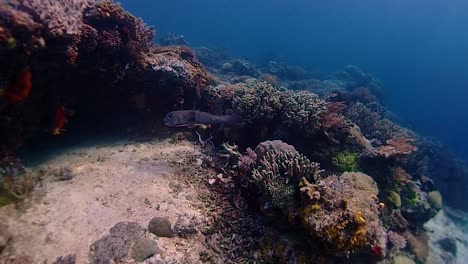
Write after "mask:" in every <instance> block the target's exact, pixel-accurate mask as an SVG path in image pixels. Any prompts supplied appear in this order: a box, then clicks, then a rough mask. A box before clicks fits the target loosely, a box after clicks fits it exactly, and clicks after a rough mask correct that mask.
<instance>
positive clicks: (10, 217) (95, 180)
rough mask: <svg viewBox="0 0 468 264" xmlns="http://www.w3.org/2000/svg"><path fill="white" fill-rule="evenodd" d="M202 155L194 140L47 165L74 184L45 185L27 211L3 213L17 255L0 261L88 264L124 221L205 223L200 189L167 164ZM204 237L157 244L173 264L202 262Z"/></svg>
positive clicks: (69, 155)
mask: <svg viewBox="0 0 468 264" xmlns="http://www.w3.org/2000/svg"><path fill="white" fill-rule="evenodd" d="M200 155H201V153H200V151H199V149H198V148H197V147H196V146H195V145H193V144H191V143H189V142H183V143H178V144H177V145H174V144H169V143H167V142H152V143H144V144H142V143H134V144H125V143H120V144H115V145H113V146H106V147H101V148H96V147H83V148H74V149H70V150H69V151H67V152H65V153H62V154H60V155H57V156H55V157H53V158H52V159H50V160H48V161H47V162H45V164H42V165H41V167H46V168H47V167H48V168H47V169H46V170H47V171H52V170H53V169H54V168H60V167H65V166H66V167H70V168H71V169H72V175H73V176H74V178H73V179H72V180H70V181H52V182H48V183H47V182H46V183H45V184H44V186H43V187H41V188H38V189H37V191H36V193H41V192H42V193H44V194H45V195H44V196H43V197H42V198H41V199H39V200H35V201H34V202H33V203H32V205H30V206H29V207H28V208H27V209H26V210H25V211H24V212H20V211H18V210H7V209H2V211H0V217H1V218H2V219H1V221H2V222H3V223H7V224H8V225H9V230H10V232H11V233H12V235H13V240H12V242H11V246H10V247H9V248H10V249H9V250H6V251H8V253H9V254H10V256H5V254H6V253H5V254H4V256H2V259H3V262H2V261H0V262H2V263H8V261H7V258H10V259H13V258H15V257H16V258H19V257H20V256H28V258H29V259H30V260H32V263H44V261H46V260H47V261H48V263H52V262H54V261H55V259H56V258H57V257H59V256H63V255H68V254H76V255H77V263H89V260H88V255H89V246H90V245H91V244H92V243H93V242H94V241H96V240H97V239H99V238H101V237H102V236H104V235H106V234H107V233H108V231H109V229H110V228H111V227H112V226H113V225H114V224H116V223H117V222H120V221H135V222H138V223H139V224H140V225H142V226H143V227H145V228H146V227H147V225H148V223H149V221H150V220H151V219H152V218H153V217H155V216H163V217H168V218H169V219H170V221H171V223H173V224H174V223H175V222H176V221H177V220H179V221H183V222H187V223H188V222H190V223H195V224H199V223H201V222H203V221H204V218H203V216H202V212H200V210H199V209H197V208H200V207H201V206H200V201H199V200H198V198H197V193H196V191H197V190H196V189H194V188H193V187H190V186H187V184H185V183H184V182H181V181H180V180H177V179H176V177H174V175H173V173H172V171H171V169H170V168H169V166H168V162H169V161H171V162H181V160H182V159H183V158H184V157H187V156H195V157H199V156H200ZM195 165H196V162H195ZM36 169H38V168H36ZM204 177H209V175H206V176H204ZM174 186H176V187H177V186H178V188H179V190H176V189H177V188H175V187H174ZM180 188H181V189H180ZM201 236H202V235H201V234H200V232H199V233H198V234H197V235H195V237H192V238H189V239H183V238H178V237H173V238H159V239H158V245H159V247H160V248H161V249H162V250H163V251H164V252H165V254H164V256H165V258H166V261H168V262H173V261H176V260H181V259H185V261H190V262H192V261H193V262H198V257H199V256H198V255H199V253H200V252H201V251H203V250H204V248H203V245H202V243H199V241H200V240H201V241H203V237H201ZM185 261H184V262H185Z"/></svg>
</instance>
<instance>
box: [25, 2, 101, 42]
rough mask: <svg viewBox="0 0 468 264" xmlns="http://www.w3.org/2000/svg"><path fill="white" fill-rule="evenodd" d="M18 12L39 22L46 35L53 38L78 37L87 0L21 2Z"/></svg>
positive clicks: (87, 4) (89, 3)
mask: <svg viewBox="0 0 468 264" xmlns="http://www.w3.org/2000/svg"><path fill="white" fill-rule="evenodd" d="M19 2H20V5H19V8H20V10H25V11H27V12H28V13H30V14H32V15H33V18H34V19H35V20H36V21H40V22H41V23H42V24H43V25H44V27H45V28H46V29H47V32H48V34H51V35H52V36H55V37H66V36H69V35H78V34H79V33H80V28H81V26H82V25H83V21H82V17H83V11H84V10H85V9H86V8H87V7H89V6H90V5H91V3H92V1H88V0H21V1H19Z"/></svg>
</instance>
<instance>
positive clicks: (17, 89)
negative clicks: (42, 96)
mask: <svg viewBox="0 0 468 264" xmlns="http://www.w3.org/2000/svg"><path fill="white" fill-rule="evenodd" d="M31 88H32V74H31V71H30V70H29V68H24V69H22V70H21V71H20V72H19V73H18V76H17V77H16V80H15V81H14V82H12V83H9V84H8V85H7V87H6V88H5V89H4V90H3V92H2V93H1V94H2V96H4V97H5V99H6V100H7V101H8V102H10V103H20V102H22V101H24V100H25V99H26V98H27V97H28V96H29V94H30V93H31Z"/></svg>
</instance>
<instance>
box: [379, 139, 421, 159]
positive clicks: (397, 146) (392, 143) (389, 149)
mask: <svg viewBox="0 0 468 264" xmlns="http://www.w3.org/2000/svg"><path fill="white" fill-rule="evenodd" d="M410 142H411V140H410V139H407V138H396V139H389V140H387V145H385V146H380V147H379V148H377V153H378V154H379V155H382V156H384V157H385V158H389V157H392V156H397V155H409V154H411V153H412V152H414V151H416V150H417V148H416V147H414V146H413V145H411V144H410Z"/></svg>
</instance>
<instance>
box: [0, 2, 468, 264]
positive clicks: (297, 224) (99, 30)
mask: <svg viewBox="0 0 468 264" xmlns="http://www.w3.org/2000/svg"><path fill="white" fill-rule="evenodd" d="M154 37H155V31H154V30H153V29H152V28H151V27H148V26H147V25H146V24H145V23H144V22H143V21H142V20H141V19H139V18H136V17H134V16H133V15H132V14H130V13H129V12H127V11H125V10H124V9H123V8H122V7H121V6H120V5H119V4H117V3H114V2H112V1H108V0H104V1H85V0H59V1H51V0H22V1H18V2H16V1H6V2H2V3H0V49H1V50H0V53H1V54H0V55H2V56H0V84H1V87H0V117H1V118H0V137H1V138H2V142H1V143H0V177H1V181H2V186H1V187H2V188H1V193H0V204H4V203H7V202H9V201H10V200H14V199H21V198H24V197H25V196H27V194H28V193H30V192H31V190H32V188H33V187H34V183H35V178H34V177H35V175H33V174H29V173H27V171H26V170H25V168H24V167H23V166H22V165H21V163H20V162H19V160H17V159H16V158H12V156H13V154H14V153H15V150H17V149H18V148H19V147H20V146H21V145H22V144H23V143H24V142H25V140H26V139H27V138H31V137H36V138H33V139H35V140H38V141H40V140H43V139H47V140H51V141H53V140H55V139H56V138H59V137H61V136H62V134H63V133H64V132H63V130H64V128H66V129H69V127H70V128H77V127H80V122H82V123H81V124H86V126H87V127H93V125H92V124H99V125H101V126H102V128H104V129H105V130H107V131H109V130H118V131H142V132H143V133H144V132H148V133H152V135H153V134H154V133H153V132H154V131H155V127H158V126H159V125H161V120H160V119H162V118H160V117H162V116H163V115H164V114H166V112H168V111H172V110H174V109H185V110H192V109H200V111H208V112H210V113H213V114H217V115H232V114H235V115H239V116H241V117H242V118H243V119H244V120H245V121H246V125H245V126H243V127H242V128H240V129H237V130H235V129H232V130H230V129H226V128H222V129H220V130H219V131H215V130H213V129H210V128H208V129H206V131H205V132H206V133H205V134H203V133H202V134H203V136H204V135H208V134H210V137H209V139H208V140H207V141H203V140H201V138H202V136H201V135H200V134H199V138H200V142H202V143H203V144H204V142H210V146H213V147H212V148H211V150H210V151H211V153H210V154H213V155H212V157H211V159H212V160H211V162H210V163H209V164H212V165H213V167H216V168H217V169H218V170H219V173H220V175H221V176H219V177H216V178H215V179H212V181H210V186H211V187H210V188H212V189H213V190H216V191H217V192H219V193H220V194H222V195H226V193H229V192H233V193H236V195H237V194H238V195H239V196H240V193H242V194H244V196H243V197H245V199H247V200H248V202H251V203H250V204H253V205H256V206H257V209H259V211H260V212H261V213H263V214H264V215H265V217H266V218H268V219H269V220H272V222H274V225H272V226H271V227H268V228H270V231H272V232H273V233H275V234H274V235H271V236H270V235H266V236H265V237H264V239H265V240H266V241H264V243H263V245H264V248H263V249H262V252H263V253H264V255H265V259H267V260H268V259H272V257H273V256H278V258H280V259H282V260H285V261H286V259H288V258H291V259H295V260H298V261H305V259H307V258H308V257H310V256H312V257H311V258H310V259H315V260H320V259H322V258H324V257H332V258H334V260H335V258H336V260H337V262H340V260H344V259H345V258H348V257H349V258H350V259H352V258H353V257H362V258H363V259H366V260H369V259H370V260H371V261H373V262H375V261H376V260H382V259H385V258H386V260H389V259H390V258H391V257H392V254H393V253H394V252H398V253H404V254H408V253H412V254H414V255H415V256H416V257H417V259H418V261H420V262H422V261H424V260H425V258H426V256H427V237H426V236H425V234H424V229H423V228H422V226H423V224H424V223H425V222H426V221H427V220H429V219H430V218H431V217H433V216H434V215H435V214H436V213H437V211H438V210H441V208H442V207H443V206H445V205H449V206H454V207H456V208H465V209H466V207H467V203H465V199H464V197H463V193H464V190H465V189H466V187H467V186H468V180H467V179H468V177H467V175H468V169H467V166H466V165H465V164H464V163H462V162H458V161H456V159H455V158H454V157H453V156H451V155H449V154H447V153H446V152H445V151H444V149H443V148H442V147H440V146H438V145H437V144H434V143H433V142H428V141H427V140H424V139H423V138H421V137H420V136H418V135H416V134H415V133H414V132H412V131H410V130H407V129H405V128H403V127H401V126H400V125H398V124H397V122H396V121H394V119H393V118H392V117H391V114H390V113H388V112H387V111H386V110H385V108H384V107H383V106H382V105H381V100H380V99H381V91H380V87H381V84H380V82H379V81H378V80H377V79H376V78H374V77H373V76H372V75H370V74H368V73H366V72H364V71H362V70H361V69H359V68H357V67H356V66H352V65H351V66H347V67H346V68H345V69H344V71H342V72H340V73H338V74H335V75H332V76H326V77H324V76H321V77H320V79H319V78H318V77H316V76H315V75H314V74H313V73H311V72H309V71H307V70H304V69H302V68H300V67H297V66H292V65H288V64H286V63H283V62H281V61H279V59H278V58H277V57H269V58H267V59H265V60H264V62H263V64H262V65H260V66H257V65H255V64H254V63H252V62H251V61H248V60H247V59H244V58H237V59H231V58H230V57H229V56H228V55H227V54H226V52H225V51H224V50H222V49H210V48H206V47H202V48H198V49H196V50H195V52H194V51H192V50H191V49H190V48H189V47H187V45H188V43H187V42H186V41H185V39H184V38H183V36H180V35H175V34H171V35H168V36H167V37H165V38H163V39H161V43H162V44H163V45H164V46H156V45H155V44H154V43H153V39H154ZM205 66H206V67H209V69H210V71H211V72H208V71H207V70H206V68H205ZM314 78H315V79H314ZM298 90H300V91H298ZM75 111H77V112H78V113H79V114H78V115H77V117H76V118H75V117H74V115H73V112H75ZM115 116H118V117H119V118H113V117H115ZM120 117H121V118H120ZM80 118H81V120H80ZM115 119H119V120H118V121H116V120H115ZM90 120H92V121H93V122H94V123H91V125H90V123H89V122H90ZM110 120H112V121H113V122H116V123H110ZM135 120H137V121H135ZM108 122H109V123H108ZM119 122H120V123H119ZM122 124H123V125H122ZM82 126H84V125H82ZM149 128H150V129H149ZM43 131H47V133H46V134H47V135H44V133H43ZM211 134H213V136H212V135H211ZM232 134H235V136H232ZM207 137H208V136H207ZM274 139H276V140H274ZM278 139H281V140H284V141H285V142H287V143H289V144H287V143H285V142H283V141H281V140H278ZM265 140H266V141H265ZM223 142H229V144H227V143H225V144H223V146H224V148H225V151H226V152H227V153H228V154H226V155H224V154H225V153H224V154H223V153H218V151H217V149H216V147H218V146H219V145H221V143H223ZM232 143H234V144H237V145H238V146H237V145H232ZM290 144H292V145H290ZM254 146H257V147H256V148H255V149H253V147H254ZM296 148H297V150H296ZM299 151H300V152H299ZM241 153H244V154H241ZM221 163H222V164H221ZM319 163H320V164H321V166H320V168H321V169H319ZM203 164H204V163H203ZM359 171H362V172H359ZM337 172H339V173H342V174H341V175H335V174H334V173H337ZM57 174H59V175H58V176H59V177H58V178H59V179H63V180H67V179H71V178H72V177H73V175H71V174H72V173H71V172H70V171H67V170H66V169H64V171H63V172H58V173H57ZM70 175H71V176H70ZM369 175H371V176H369ZM230 177H232V179H231V178H230ZM442 197H443V201H444V203H442ZM379 198H380V199H382V201H383V202H382V201H379ZM232 201H234V202H235V203H238V204H240V205H241V206H243V207H247V205H246V204H247V202H246V201H244V200H243V198H239V197H236V198H233V199H232ZM384 202H385V203H384ZM228 203H231V201H224V202H223V203H222V204H223V205H224V206H227V205H226V204H228ZM231 207H232V208H231ZM231 207H229V208H230V210H231V211H230V212H229V213H230V214H231V215H230V216H229V217H228V218H229V219H231V220H233V221H232V222H234V220H238V219H236V218H238V217H239V215H242V214H241V213H239V212H237V211H235V208H234V207H235V206H231ZM153 220H154V221H152V223H151V224H150V228H149V229H150V231H151V232H153V233H157V235H159V236H167V237H171V236H173V235H174V234H178V235H179V236H185V235H187V234H189V233H191V232H193V229H190V228H187V229H186V230H185V231H184V229H183V228H181V229H180V230H179V229H178V230H175V229H174V230H173V229H172V228H171V223H169V222H167V221H165V220H163V219H153ZM215 220H216V221H219V219H215ZM243 221H244V219H243ZM245 221H247V220H245ZM248 222H249V224H251V225H252V226H255V228H254V229H251V230H250V229H249V228H244V227H243V228H244V231H246V230H247V231H248V232H249V234H250V233H254V231H253V230H255V232H257V230H260V229H262V228H261V227H258V226H257V225H259V224H258V223H256V222H255V221H254V220H252V219H250V218H249V219H248ZM217 224H219V226H221V227H223V228H231V227H229V224H227V223H225V222H221V221H220V222H219V223H217ZM119 226H120V227H119ZM118 227H119V228H123V229H126V230H127V229H128V230H127V231H132V230H133V231H132V232H133V234H126V233H125V232H124V233H125V234H123V233H122V232H123V231H122V232H120V231H119V232H117V231H118V230H116V228H117V229H119V228H118ZM130 229H131V230H130ZM124 231H125V230H124ZM195 231H196V230H195ZM141 232H142V231H141V227H139V226H137V225H135V223H120V224H118V225H116V227H114V228H113V230H111V232H110V234H109V235H107V236H105V237H103V238H102V239H101V240H99V241H96V242H95V243H94V244H93V246H92V249H93V252H92V254H91V258H92V260H93V261H95V262H106V261H110V260H111V259H119V258H121V257H122V255H123V254H127V253H128V251H129V250H130V249H131V244H133V243H134V242H136V241H137V240H138V239H139V238H140V236H141ZM281 232H284V235H285V236H283V234H280V235H278V234H279V233H281ZM117 233H119V234H117ZM258 233H261V232H260V231H258ZM289 234H292V236H294V237H296V238H298V241H300V242H298V241H292V240H288V239H286V238H284V237H286V236H287V235H289ZM137 235H138V236H137ZM268 237H270V240H271V238H273V237H274V238H278V241H269V240H268ZM223 239H227V240H229V239H234V238H223ZM215 240H216V239H214V241H215ZM129 241H131V243H129ZM250 242H251V243H250ZM250 242H249V244H248V246H252V247H253V246H254V244H255V243H253V242H252V241H250ZM114 243H121V244H124V246H125V251H126V252H113V246H114ZM137 244H138V243H137ZM299 244H300V246H298V245H299ZM140 246H141V248H140ZM317 249H318V250H317ZM236 250H237V251H236V252H241V250H239V249H236ZM157 251H158V250H157V249H156V247H155V243H153V242H148V241H145V240H141V242H139V244H138V246H134V247H133V249H132V252H133V255H134V257H135V259H137V260H144V259H145V258H146V257H148V256H150V255H151V254H154V253H156V252H157ZM236 254H237V253H236ZM239 254H240V253H239ZM257 257H258V256H257ZM403 258H404V257H403V255H402V256H400V259H403ZM66 259H72V257H64V258H63V260H60V261H68V260H66ZM394 259H396V258H394ZM58 261H59V260H58ZM70 261H71V260H70ZM401 261H403V260H401Z"/></svg>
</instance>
